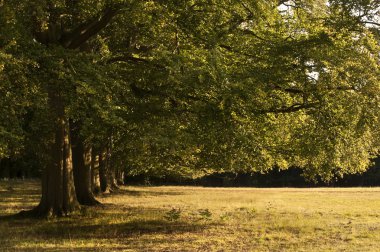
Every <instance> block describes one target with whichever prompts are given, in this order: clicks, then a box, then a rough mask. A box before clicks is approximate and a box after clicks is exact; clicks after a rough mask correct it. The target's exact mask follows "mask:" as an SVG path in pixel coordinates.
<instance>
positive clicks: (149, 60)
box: [0, 0, 380, 180]
mask: <svg viewBox="0 0 380 252" xmlns="http://www.w3.org/2000/svg"><path fill="white" fill-rule="evenodd" d="M281 2H283V4H281V5H280V6H279V1H226V0H221V1H209V0H208V1H204V0H194V1H88V0H83V1H64V2H62V1H22V0H19V1H11V2H9V1H7V2H3V3H1V8H0V12H1V13H0V14H1V15H0V25H1V27H2V30H0V81H1V84H0V94H1V96H2V97H4V99H1V101H0V104H1V106H0V118H1V121H0V157H3V156H9V155H11V154H12V153H20V152H21V150H22V148H23V147H24V148H25V147H27V146H29V147H30V146H32V144H31V143H35V142H36V141H38V139H35V138H36V137H33V136H36V135H37V136H38V137H37V138H40V139H41V141H40V143H41V144H39V146H40V148H42V145H45V148H46V146H47V143H49V141H51V130H50V129H51V125H52V124H51V122H49V118H50V117H49V113H50V112H49V111H48V109H47V94H48V93H49V92H54V93H58V94H59V95H60V97H62V98H63V101H64V105H65V112H66V116H67V117H69V118H71V119H72V120H74V121H76V122H80V123H81V124H82V127H81V134H82V135H83V136H84V137H85V138H86V141H87V142H88V143H91V144H92V145H93V146H95V147H97V148H103V147H104V146H105V145H106V144H109V143H110V142H112V147H113V156H112V158H113V161H114V164H115V165H118V166H120V167H123V168H125V169H127V171H128V172H129V173H131V174H138V173H145V174H147V173H150V174H154V175H165V174H172V175H173V174H174V175H178V176H182V175H185V176H187V177H190V176H198V175H199V174H204V173H207V172H208V171H209V170H217V171H232V172H237V171H261V172H265V171H268V170H270V169H272V168H274V167H277V168H279V169H287V168H288V167H291V166H297V167H302V168H304V170H305V174H306V175H307V176H308V177H310V178H311V179H313V178H316V177H318V176H321V177H322V178H323V179H324V180H330V179H332V178H333V177H335V176H343V175H344V174H347V173H357V172H363V171H364V170H365V169H366V168H367V167H368V165H369V164H370V159H371V158H372V157H374V156H375V155H376V154H377V153H378V149H379V144H378V143H379V130H378V127H377V125H378V124H379V116H380V114H379V109H378V108H379V105H380V104H379V102H380V100H379V95H378V94H379V92H380V82H379V76H380V75H379V62H380V61H379V60H380V59H379V39H378V38H379V37H378V34H379V32H378V29H377V28H378V25H376V24H375V22H376V20H377V19H378V16H377V15H376V13H377V12H378V10H379V3H378V1H329V2H328V3H329V4H327V1H324V0H309V1H281ZM114 10H117V12H115V14H114V16H113V17H112V18H111V19H110V22H109V23H107V24H108V25H105V26H104V27H103V28H102V29H99V31H97V32H94V34H91V36H90V37H89V38H88V39H87V40H85V41H84V42H83V43H82V44H81V45H80V46H77V47H74V46H73V48H70V43H71V42H72V41H71V40H69V39H68V38H69V37H70V36H72V35H73V34H75V32H76V30H77V29H79V28H81V27H84V26H86V24H89V23H91V22H95V21H96V20H98V21H99V20H102V18H104V17H105V16H106V15H107V13H108V12H107V11H111V12H112V11H114ZM94 27H96V26H95V25H93V26H89V27H88V29H85V30H82V31H81V32H82V33H83V34H85V33H86V32H87V31H89V30H91V29H93V28H94ZM28 111H29V112H28ZM28 113H30V114H32V115H33V116H31V117H32V118H29V119H27V117H26V115H27V114H28ZM25 125H27V127H26V128H25ZM40 148H39V149H40ZM36 152H38V149H36ZM44 160H45V159H44Z"/></svg>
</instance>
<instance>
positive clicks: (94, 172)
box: [91, 149, 100, 194]
mask: <svg viewBox="0 0 380 252" xmlns="http://www.w3.org/2000/svg"><path fill="white" fill-rule="evenodd" d="M91 190H92V192H93V193H95V194H98V193H100V179H99V156H98V155H96V151H94V149H92V151H91Z"/></svg>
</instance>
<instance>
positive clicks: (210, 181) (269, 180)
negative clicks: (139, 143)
mask: <svg viewBox="0 0 380 252" xmlns="http://www.w3.org/2000/svg"><path fill="white" fill-rule="evenodd" d="M125 183H126V184H133V185H193V186H210V187H319V186H331V187H335V186H336V187H357V186H380V160H377V161H376V163H375V165H374V166H372V167H371V168H369V169H368V170H367V171H366V172H365V173H363V174H353V175H345V176H344V177H343V178H337V179H336V180H334V181H331V182H330V183H326V182H323V181H308V180H307V179H306V178H305V177H304V176H303V175H302V170H301V169H299V168H290V169H288V170H283V171H278V170H272V171H270V172H269V173H266V174H261V173H251V174H248V173H238V174H233V173H214V174H211V175H207V176H204V177H201V178H198V179H184V178H178V177H175V176H167V177H154V176H147V175H138V176H125Z"/></svg>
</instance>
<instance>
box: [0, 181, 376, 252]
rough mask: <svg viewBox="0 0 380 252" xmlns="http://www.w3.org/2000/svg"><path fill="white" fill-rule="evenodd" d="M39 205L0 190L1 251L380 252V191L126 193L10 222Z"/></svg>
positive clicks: (6, 186)
mask: <svg viewBox="0 0 380 252" xmlns="http://www.w3.org/2000/svg"><path fill="white" fill-rule="evenodd" d="M39 197H40V196H39V182H38V181H26V182H14V181H5V182H0V216H1V217H0V251H73V250H80V251H119V250H120V251H379V250H380V188H343V189H342V188H313V189H299V188H297V189H293V188H278V189H262V188H260V189H258V188H202V187H122V189H121V190H120V192H118V193H115V194H111V195H105V196H100V197H98V199H99V200H100V201H101V202H102V203H103V206H100V207H93V208H83V210H82V211H81V212H80V213H78V214H77V215H75V216H72V217H65V218H58V219H49V220H41V219H39V220H35V219H15V218H9V217H7V216H9V215H10V214H14V213H17V212H19V211H20V210H23V209H30V208H31V207H32V206H34V205H36V204H37V203H38V201H39Z"/></svg>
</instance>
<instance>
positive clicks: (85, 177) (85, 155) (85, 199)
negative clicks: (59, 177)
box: [71, 124, 100, 206]
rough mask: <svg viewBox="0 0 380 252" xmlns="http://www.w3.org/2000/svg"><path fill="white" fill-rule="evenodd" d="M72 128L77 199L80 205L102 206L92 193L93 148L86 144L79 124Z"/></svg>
mask: <svg viewBox="0 0 380 252" xmlns="http://www.w3.org/2000/svg"><path fill="white" fill-rule="evenodd" d="M75 126H77V127H72V128H71V129H72V130H71V133H72V142H73V145H72V148H73V168H74V183H75V190H76V195H77V199H78V201H79V203H80V204H82V205H86V206H94V205H97V204H100V202H99V201H97V200H96V199H95V197H94V194H93V193H92V186H91V147H90V146H89V145H87V144H85V143H84V141H83V139H82V138H81V137H80V135H79V124H76V125H75Z"/></svg>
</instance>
